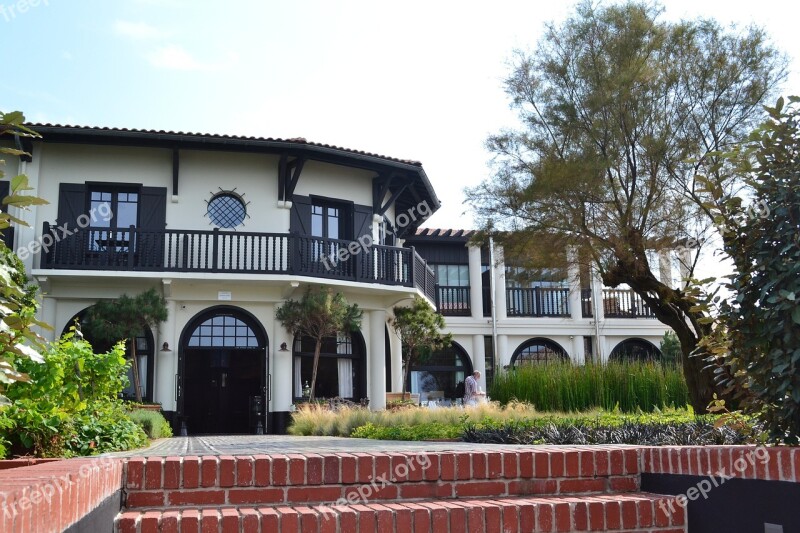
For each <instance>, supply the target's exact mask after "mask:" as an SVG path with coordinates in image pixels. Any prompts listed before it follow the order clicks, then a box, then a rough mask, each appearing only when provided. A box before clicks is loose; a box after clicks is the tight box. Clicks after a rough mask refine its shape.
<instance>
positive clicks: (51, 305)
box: [35, 296, 60, 342]
mask: <svg viewBox="0 0 800 533" xmlns="http://www.w3.org/2000/svg"><path fill="white" fill-rule="evenodd" d="M57 311H58V300H57V299H56V298H48V297H47V296H45V297H44V298H42V307H41V310H40V315H41V316H39V319H40V320H41V321H42V322H44V323H45V324H49V325H50V326H51V327H52V328H53V329H45V328H39V327H36V328H35V329H36V331H37V332H38V333H39V334H40V335H41V336H42V337H44V338H45V339H47V341H48V342H53V341H54V340H55V339H56V336H57V335H59V334H60V331H56V328H57V327H58V324H56V318H57V317H58V314H57Z"/></svg>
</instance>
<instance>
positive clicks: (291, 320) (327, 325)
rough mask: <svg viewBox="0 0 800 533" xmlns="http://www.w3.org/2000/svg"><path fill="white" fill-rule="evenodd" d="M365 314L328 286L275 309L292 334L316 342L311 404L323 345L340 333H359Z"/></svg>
mask: <svg viewBox="0 0 800 533" xmlns="http://www.w3.org/2000/svg"><path fill="white" fill-rule="evenodd" d="M362 314H363V313H362V311H361V310H360V309H359V308H358V304H353V305H349V304H348V303H347V299H346V298H345V297H344V295H343V294H342V293H340V292H337V293H335V294H334V292H333V291H332V290H331V289H330V288H329V287H321V288H320V289H318V290H312V289H311V287H310V286H309V287H308V289H307V290H306V293H305V294H304V295H303V297H302V298H301V299H300V300H288V301H287V302H286V303H284V304H283V305H281V306H280V307H279V308H278V309H277V310H276V312H275V318H277V319H278V321H279V322H280V323H281V324H282V325H283V327H285V328H286V329H287V330H289V331H290V332H291V333H292V335H295V336H298V335H300V336H308V337H311V338H312V339H314V341H315V342H316V344H315V346H314V367H313V369H312V371H311V394H310V397H309V401H311V402H313V401H314V396H315V392H316V387H317V367H318V366H319V353H320V351H321V350H322V342H323V341H324V340H325V338H326V337H333V336H334V335H336V334H337V333H342V332H347V333H349V332H351V331H356V330H358V328H359V327H360V326H361V316H362Z"/></svg>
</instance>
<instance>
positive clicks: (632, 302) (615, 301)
mask: <svg viewBox="0 0 800 533" xmlns="http://www.w3.org/2000/svg"><path fill="white" fill-rule="evenodd" d="M603 314H604V315H605V317H606V318H656V315H655V313H653V310H652V309H650V307H648V306H647V304H646V303H644V300H642V297H641V296H639V295H638V294H636V293H635V292H634V291H632V290H630V289H603Z"/></svg>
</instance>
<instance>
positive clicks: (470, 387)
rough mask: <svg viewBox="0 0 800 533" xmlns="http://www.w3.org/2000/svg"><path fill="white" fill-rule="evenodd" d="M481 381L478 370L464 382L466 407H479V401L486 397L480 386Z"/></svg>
mask: <svg viewBox="0 0 800 533" xmlns="http://www.w3.org/2000/svg"><path fill="white" fill-rule="evenodd" d="M479 379H481V373H480V372H478V371H477V370H476V371H475V372H473V373H472V375H471V376H467V379H465V380H464V405H478V400H480V398H481V397H482V396H486V393H485V392H483V391H481V387H480V385H479V384H478V380H479Z"/></svg>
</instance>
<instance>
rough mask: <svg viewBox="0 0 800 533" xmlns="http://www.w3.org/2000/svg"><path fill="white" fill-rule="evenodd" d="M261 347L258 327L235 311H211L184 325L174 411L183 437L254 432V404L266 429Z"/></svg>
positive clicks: (264, 360)
mask: <svg viewBox="0 0 800 533" xmlns="http://www.w3.org/2000/svg"><path fill="white" fill-rule="evenodd" d="M267 346H268V338H267V333H266V331H264V328H263V326H262V325H261V323H260V322H259V321H258V319H256V318H255V317H254V316H253V315H251V314H250V313H248V312H247V311H245V310H243V309H240V308H238V307H231V306H218V307H212V308H210V309H206V310H205V311H203V312H202V313H200V314H198V315H196V316H195V317H194V318H193V319H192V320H190V321H189V323H188V324H187V325H186V327H185V328H184V329H183V333H182V334H181V343H180V353H179V360H178V369H179V370H178V372H179V376H180V379H179V385H178V413H179V416H180V417H181V420H182V422H185V424H186V430H187V432H188V433H189V434H194V435H197V434H237V433H255V432H256V430H257V427H258V422H259V419H258V417H256V416H254V411H253V409H252V406H253V404H254V402H261V405H262V408H261V414H262V416H261V420H260V421H261V425H262V428H263V429H264V431H266V430H267V427H266V420H267V418H266V413H267V411H268V405H267V395H266V385H267V382H266V373H267V368H268V365H267Z"/></svg>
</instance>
